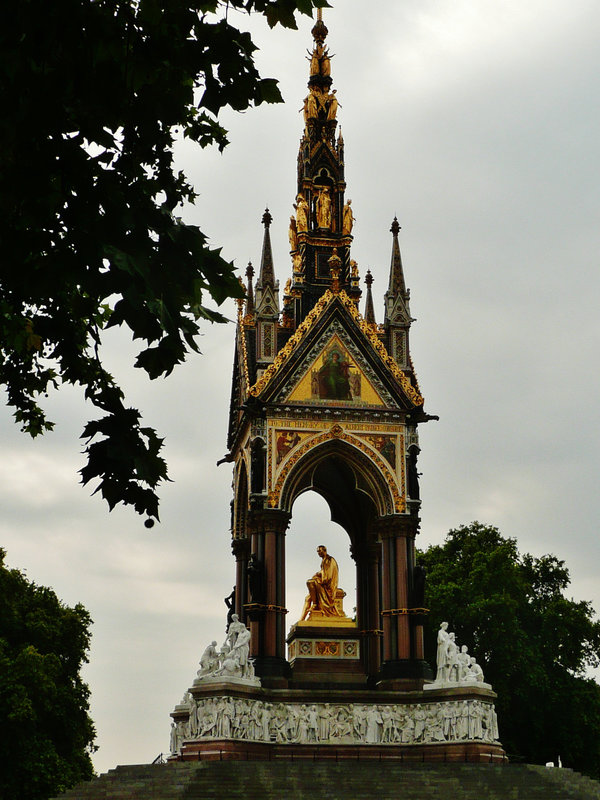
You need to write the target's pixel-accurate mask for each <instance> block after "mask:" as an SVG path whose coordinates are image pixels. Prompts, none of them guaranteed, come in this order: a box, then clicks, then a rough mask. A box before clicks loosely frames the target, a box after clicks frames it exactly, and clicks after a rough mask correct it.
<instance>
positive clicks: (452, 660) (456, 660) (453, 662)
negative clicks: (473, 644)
mask: <svg viewBox="0 0 600 800" xmlns="http://www.w3.org/2000/svg"><path fill="white" fill-rule="evenodd" d="M436 661H437V672H436V676H435V682H434V683H435V684H436V685H437V684H445V683H473V682H475V683H483V670H482V669H481V667H480V666H479V664H478V663H477V661H476V660H475V658H474V657H473V656H470V655H469V651H468V647H467V645H466V644H463V645H462V647H461V648H460V649H459V647H458V644H457V643H456V636H455V635H454V633H452V632H449V631H448V623H447V622H442V624H441V625H440V629H439V631H438V635H437V654H436Z"/></svg>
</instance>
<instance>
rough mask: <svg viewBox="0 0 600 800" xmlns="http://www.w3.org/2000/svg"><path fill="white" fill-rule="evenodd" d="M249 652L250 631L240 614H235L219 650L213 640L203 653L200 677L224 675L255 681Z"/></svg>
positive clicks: (225, 676)
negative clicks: (241, 620) (241, 619)
mask: <svg viewBox="0 0 600 800" xmlns="http://www.w3.org/2000/svg"><path fill="white" fill-rule="evenodd" d="M249 654H250V631H249V630H248V628H247V627H246V626H245V625H244V623H243V622H240V620H239V617H238V615H237V614H233V615H232V617H231V622H230V624H229V626H228V628H227V636H226V638H225V641H224V642H223V644H222V646H221V649H220V650H217V642H216V641H212V642H211V643H210V644H209V645H208V647H206V649H205V650H204V652H203V653H202V657H201V658H200V669H199V670H198V673H197V675H198V678H199V679H200V678H218V677H220V676H222V677H224V678H242V679H245V680H248V681H252V682H254V681H256V678H255V676H254V664H253V662H252V659H251V658H250V657H249Z"/></svg>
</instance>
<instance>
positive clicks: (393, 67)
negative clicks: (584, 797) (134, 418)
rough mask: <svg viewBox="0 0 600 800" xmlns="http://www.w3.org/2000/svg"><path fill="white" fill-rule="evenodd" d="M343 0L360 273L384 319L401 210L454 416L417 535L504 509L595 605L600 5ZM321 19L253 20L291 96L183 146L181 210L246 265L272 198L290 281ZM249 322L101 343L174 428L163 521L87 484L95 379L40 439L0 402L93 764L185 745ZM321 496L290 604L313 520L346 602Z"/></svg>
mask: <svg viewBox="0 0 600 800" xmlns="http://www.w3.org/2000/svg"><path fill="white" fill-rule="evenodd" d="M333 4H334V5H335V6H336V7H335V8H334V9H333V10H331V11H326V12H325V15H324V19H325V22H326V24H327V26H328V27H329V31H330V33H329V38H328V44H329V46H330V49H331V51H332V52H333V53H335V54H336V55H335V58H334V59H333V61H332V75H333V80H334V84H333V85H334V88H337V90H338V97H339V100H340V106H341V108H340V110H339V112H338V119H339V120H340V123H341V125H342V130H343V135H344V139H345V143H346V179H347V185H348V189H347V193H346V197H347V198H351V199H352V201H353V208H354V210H355V214H356V219H357V221H356V225H355V228H354V231H353V233H354V244H353V249H352V255H353V258H355V259H356V260H357V261H358V264H359V267H360V270H361V275H362V276H363V277H364V274H365V271H366V269H367V268H369V269H371V271H372V273H373V275H374V278H375V284H374V286H373V290H374V296H375V306H376V316H377V321H378V322H381V321H382V317H383V300H382V297H383V293H384V291H385V289H386V286H387V276H388V270H389V263H390V254H391V243H392V240H391V234H390V233H389V228H390V224H391V221H392V219H393V217H394V215H395V214H397V216H398V220H399V222H400V224H401V226H402V231H401V234H400V244H401V249H402V257H403V262H404V269H405V275H406V281H407V284H408V286H409V287H410V289H411V310H412V313H413V316H414V317H416V318H417V322H415V323H414V325H413V327H412V333H411V337H412V338H411V349H412V355H413V360H414V364H415V368H416V371H417V375H418V377H419V381H420V385H421V389H422V391H423V394H424V396H425V407H426V410H427V411H429V413H432V414H438V415H439V416H440V421H439V422H430V423H428V424H427V425H426V426H423V427H422V428H421V448H422V455H421V458H420V462H419V466H420V470H421V471H422V473H423V477H422V480H421V489H422V492H421V496H422V501H423V507H422V520H423V521H422V531H421V535H420V537H419V545H420V546H422V547H425V546H426V545H428V544H431V543H438V542H441V541H442V540H443V538H444V535H445V533H446V532H447V531H448V530H449V529H450V528H452V527H455V526H458V525H460V524H463V523H465V524H466V523H469V522H470V521H472V520H475V519H477V520H480V521H481V522H486V523H490V524H494V525H496V526H498V527H499V528H500V530H501V532H502V533H503V534H504V535H506V536H512V537H516V538H517V540H518V544H519V547H520V549H521V550H522V551H529V552H531V553H533V554H534V555H542V554H544V553H555V554H556V555H557V556H558V557H559V558H561V559H564V560H565V561H566V563H567V565H568V567H569V568H570V570H571V576H572V581H573V582H572V587H571V592H570V593H571V594H572V596H574V597H575V598H576V599H578V600H579V599H588V600H591V601H592V602H593V604H594V606H595V607H596V608H597V609H600V586H599V581H598V564H599V561H600V539H599V537H598V531H597V517H598V513H597V505H596V500H597V496H598V493H599V490H598V480H599V476H600V464H599V460H600V459H599V456H598V453H599V444H600V443H599V438H600V433H599V427H600V426H599V424H598V407H599V406H600V379H599V376H598V360H599V359H598V353H599V350H600V341H599V340H600V323H599V321H598V316H599V315H598V310H599V297H600V291H599V290H600V278H599V269H598V255H599V246H598V245H599V233H598V231H599V196H598V195H599V187H600V174H599V173H600V157H599V154H598V149H599V142H600V103H599V98H598V80H599V74H600V48H599V47H598V41H600V4H598V2H597V0H527V1H526V2H523V0H478V2H477V3H473V2H472V0H376V2H370V3H367V2H365V0H362V1H359V0H337V2H336V0H333ZM248 22H249V20H248V18H247V17H245V16H242V15H240V16H239V25H240V26H247V25H248ZM311 27H312V23H311V22H310V20H306V21H302V23H301V28H300V30H299V31H298V32H294V31H282V30H280V29H279V30H276V31H269V29H268V28H267V26H266V23H264V22H263V21H262V20H256V21H252V28H251V29H252V31H253V32H254V34H255V39H256V42H257V44H258V45H259V46H260V48H261V49H260V52H259V53H258V54H257V59H258V63H259V66H260V68H261V71H262V74H263V75H264V76H265V77H270V76H274V77H278V78H279V79H280V82H281V89H282V92H283V94H284V97H285V100H286V103H285V104H284V105H281V106H277V107H260V108H258V109H255V110H252V111H249V112H247V113H245V114H241V115H240V114H237V115H234V114H227V115H225V116H224V118H223V119H224V124H225V125H226V127H228V128H229V130H230V139H231V145H230V146H229V147H228V148H227V150H226V151H225V152H224V153H223V154H222V155H220V154H218V153H217V152H210V151H202V150H200V149H198V148H195V147H192V146H191V145H190V144H189V143H188V144H186V145H184V146H181V148H180V152H179V156H180V165H181V168H183V169H184V170H185V171H187V173H188V175H189V176H190V178H191V180H192V182H193V183H194V185H195V186H196V188H197V191H198V192H199V193H200V198H199V200H198V202H197V204H196V205H195V207H194V208H193V209H187V210H186V213H185V215H186V218H187V219H188V220H189V221H191V222H194V223H196V224H199V225H200V226H201V227H202V229H203V230H204V231H205V232H206V233H207V234H208V235H209V236H210V237H211V242H212V244H214V245H215V246H218V245H219V246H223V254H224V255H225V257H226V258H228V259H231V260H234V261H235V263H236V264H237V265H238V267H239V268H240V269H242V270H243V269H244V268H245V266H246V264H247V262H248V260H252V261H253V262H254V264H255V266H256V267H258V264H259V262H260V251H261V242H262V225H261V224H260V220H261V216H262V213H263V211H264V208H265V206H266V205H268V206H269V208H270V210H271V213H272V215H273V218H274V221H273V224H272V228H271V234H272V242H273V248H274V257H275V269H276V275H277V277H278V278H279V280H280V281H281V285H282V286H283V285H284V283H285V281H286V279H287V277H289V276H290V275H291V265H290V258H289V252H288V251H289V245H288V239H287V221H288V220H289V215H290V213H291V211H292V201H293V198H294V195H295V191H296V156H297V147H298V142H299V138H300V135H301V128H302V118H301V114H299V113H298V109H300V108H301V105H302V99H303V98H304V96H305V94H306V81H307V78H308V62H307V61H306V60H305V56H306V50H307V48H309V47H310V46H311V42H312V38H311V35H310V28H311ZM362 308H363V306H362V304H361V310H362ZM227 313H228V314H229V315H230V316H231V317H233V316H234V314H235V309H234V307H233V304H231V306H229V307H228V308H227ZM233 338H234V327H233V325H228V326H218V327H216V326H213V327H210V326H208V325H207V326H206V327H205V329H204V337H203V339H202V342H201V349H202V351H203V355H202V356H198V357H193V358H192V359H190V361H189V362H188V363H187V364H186V365H185V366H183V367H181V368H179V370H178V372H176V373H175V374H174V375H173V376H171V377H170V378H169V379H168V380H166V381H160V382H155V383H150V382H148V381H146V380H144V378H143V376H141V375H140V374H137V372H136V371H134V370H132V369H130V368H129V366H128V359H129V360H131V359H130V356H131V354H133V353H134V352H135V351H134V350H133V349H132V348H131V347H130V346H129V343H128V339H127V337H123V336H120V335H118V334H114V333H113V334H111V336H110V337H109V338H108V339H107V342H106V348H105V351H106V352H105V357H106V362H107V366H108V368H109V369H110V370H111V371H114V372H115V373H116V374H117V375H118V376H120V377H121V378H122V380H123V383H124V384H125V386H126V388H127V391H128V400H129V401H130V403H131V404H133V405H139V406H140V407H141V408H142V410H143V412H144V419H145V421H146V422H147V423H148V424H151V425H153V426H155V427H157V428H158V429H159V431H160V432H161V433H162V434H163V435H165V436H166V448H165V453H166V457H167V459H168V462H169V466H170V471H171V477H172V478H173V480H174V482H173V483H171V484H169V485H168V486H166V487H165V488H164V489H163V491H162V505H161V519H162V523H161V524H160V525H157V526H155V527H154V528H153V529H152V531H150V532H149V531H147V530H146V529H145V528H144V526H143V523H142V520H140V519H138V518H137V516H136V515H135V514H134V513H132V512H130V511H128V510H116V511H114V512H112V514H109V513H108V511H107V509H106V507H105V506H104V504H103V502H102V501H101V500H100V499H99V498H98V497H94V498H90V497H89V494H90V492H89V490H88V489H83V488H81V487H80V486H78V483H77V480H78V477H77V470H78V469H79V468H80V467H81V466H82V464H83V457H82V456H81V454H80V449H81V444H80V442H79V439H78V437H79V435H80V433H81V430H82V428H83V425H84V422H85V420H86V419H87V414H88V413H89V412H90V408H89V407H86V405H85V403H84V400H83V398H82V395H81V393H80V392H77V391H75V390H73V391H69V390H65V391H62V390H61V392H60V394H59V395H56V396H55V397H52V398H50V400H49V407H50V409H51V414H52V415H53V418H54V419H55V421H56V422H57V427H56V431H55V432H54V433H52V434H48V435H47V436H46V437H44V439H43V440H41V441H35V442H32V441H30V440H29V439H28V438H26V437H25V436H24V435H23V434H20V433H19V432H18V429H17V427H16V426H15V425H14V424H13V423H12V421H11V417H10V412H9V411H5V412H4V414H2V415H0V436H1V439H0V441H1V442H2V456H3V457H2V460H1V462H0V509H1V514H0V544H1V545H2V546H3V547H5V548H6V550H7V551H8V557H7V561H8V563H9V565H10V566H12V567H16V568H20V569H23V570H26V572H27V574H28V576H29V577H30V578H31V579H32V580H35V581H36V582H37V583H40V584H43V585H49V586H52V587H54V589H55V591H56V592H57V594H58V595H59V596H60V597H61V598H62V599H63V600H64V601H65V602H66V603H69V604H74V603H76V602H82V603H83V604H84V605H85V606H86V607H87V608H88V609H89V611H90V613H91V615H92V617H93V619H94V626H93V644H92V650H91V655H90V665H89V666H88V667H87V668H86V669H85V678H86V680H87V681H88V682H89V684H90V687H91V690H92V716H93V718H94V720H95V722H96V726H97V730H98V744H99V746H100V749H99V751H98V753H97V754H96V756H95V759H94V760H95V765H96V768H97V769H98V770H99V771H106V770H107V769H109V768H112V767H114V766H115V765H116V764H123V763H141V762H147V761H150V760H152V759H153V758H154V757H155V756H156V755H157V754H158V753H160V752H161V751H165V750H166V749H167V747H168V740H169V725H170V719H169V713H170V711H171V710H172V708H173V705H174V704H175V703H176V702H177V701H179V699H180V698H181V696H182V694H183V692H184V691H185V690H186V689H187V687H188V686H189V685H190V684H191V681H192V679H193V677H194V676H195V672H196V669H197V668H198V660H199V657H200V655H201V652H202V650H203V649H204V646H205V645H206V644H207V643H208V641H209V640H211V639H213V638H216V639H218V640H220V639H221V637H222V634H223V632H224V620H225V617H224V613H225V606H224V604H223V599H222V598H223V597H224V596H225V595H227V594H228V593H229V592H230V591H231V587H232V585H233V580H234V561H233V558H232V556H231V550H230V534H229V501H230V499H231V486H230V484H231V469H230V466H229V465H222V466H220V467H218V468H217V467H216V466H215V465H216V462H217V460H218V459H219V458H221V457H222V456H223V455H224V454H225V451H226V448H225V438H226V424H227V407H228V402H229V390H230V379H231V363H232V353H233ZM328 520H329V515H328V511H327V508H326V506H325V503H324V501H322V500H321V499H320V498H317V497H315V496H312V497H311V496H310V495H303V496H302V497H301V498H300V499H299V500H298V502H297V503H296V506H295V507H294V519H293V523H292V526H291V529H290V532H289V534H288V554H289V557H288V574H287V581H288V598H287V607H288V608H289V609H290V614H289V617H288V620H289V622H290V624H291V623H293V622H295V621H296V620H297V618H298V616H299V612H300V609H301V604H302V596H303V594H304V591H303V586H304V585H305V584H304V581H305V580H306V578H307V577H308V576H309V575H310V574H312V572H314V569H315V568H316V567H317V565H318V559H317V556H316V553H315V547H316V545H317V544H319V542H320V541H323V542H324V543H325V544H327V545H328V548H329V550H330V552H332V553H333V554H334V555H335V556H336V557H337V558H338V560H339V561H340V583H341V585H342V586H343V587H344V588H345V589H346V590H347V591H348V592H349V598H348V599H349V602H348V603H347V610H348V611H351V608H352V605H353V602H352V587H353V576H352V574H351V566H350V561H349V557H348V540H347V537H346V535H345V533H344V532H343V531H341V529H340V528H339V527H338V526H336V525H334V524H333V523H330V522H329V521H328Z"/></svg>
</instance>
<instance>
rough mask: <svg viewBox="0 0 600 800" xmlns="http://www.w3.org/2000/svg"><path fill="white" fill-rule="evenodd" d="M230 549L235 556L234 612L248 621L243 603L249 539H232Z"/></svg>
mask: <svg viewBox="0 0 600 800" xmlns="http://www.w3.org/2000/svg"><path fill="white" fill-rule="evenodd" d="M231 550H232V552H233V555H234V556H235V609H234V611H235V613H236V614H237V615H238V617H239V618H240V619H241V620H242V622H245V623H246V624H247V623H248V621H247V617H246V611H245V605H246V603H247V602H248V579H247V575H246V569H247V565H248V556H249V555H250V541H249V540H248V539H234V540H233V541H232V542H231Z"/></svg>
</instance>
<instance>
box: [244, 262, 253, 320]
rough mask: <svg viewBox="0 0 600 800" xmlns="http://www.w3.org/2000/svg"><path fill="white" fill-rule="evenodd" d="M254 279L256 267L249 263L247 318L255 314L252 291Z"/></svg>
mask: <svg viewBox="0 0 600 800" xmlns="http://www.w3.org/2000/svg"><path fill="white" fill-rule="evenodd" d="M253 277H254V267H253V266H252V262H251V261H249V262H248V266H247V267H246V278H247V279H248V287H247V289H246V316H251V315H252V314H254V293H253V291H252V278H253Z"/></svg>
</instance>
